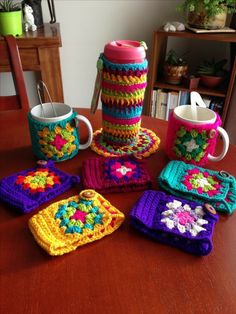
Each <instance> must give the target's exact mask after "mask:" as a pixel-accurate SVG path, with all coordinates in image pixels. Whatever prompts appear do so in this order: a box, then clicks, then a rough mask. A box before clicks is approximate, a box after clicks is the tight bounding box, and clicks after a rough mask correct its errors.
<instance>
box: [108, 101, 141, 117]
mask: <svg viewBox="0 0 236 314" xmlns="http://www.w3.org/2000/svg"><path fill="white" fill-rule="evenodd" d="M142 109H143V107H142V106H134V107H133V108H131V109H130V108H128V107H126V108H125V109H122V110H120V109H119V108H116V107H115V106H114V107H112V108H110V107H108V106H106V105H105V104H102V112H103V113H104V114H106V115H109V116H111V117H114V118H123V119H132V118H136V117H139V116H140V115H141V113H142Z"/></svg>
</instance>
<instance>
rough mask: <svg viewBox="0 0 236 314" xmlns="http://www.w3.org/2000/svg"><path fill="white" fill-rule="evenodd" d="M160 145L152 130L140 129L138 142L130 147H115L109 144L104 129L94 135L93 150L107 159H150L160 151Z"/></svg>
mask: <svg viewBox="0 0 236 314" xmlns="http://www.w3.org/2000/svg"><path fill="white" fill-rule="evenodd" d="M159 144H160V139H159V137H158V136H157V135H156V134H155V133H154V132H153V131H151V130H149V129H145V128H140V130H139V134H138V138H137V140H136V142H134V143H132V144H130V145H125V146H122V145H118V146H116V145H114V144H111V143H110V142H109V143H108V142H107V141H106V140H105V139H104V137H103V132H102V129H100V130H97V131H95V132H94V134H93V142H92V144H91V146H90V147H91V149H92V150H94V151H95V152H96V153H97V154H99V155H102V156H105V157H120V156H125V155H135V156H137V157H138V158H143V157H148V156H150V155H151V154H153V153H155V152H156V151H157V150H158V147H159Z"/></svg>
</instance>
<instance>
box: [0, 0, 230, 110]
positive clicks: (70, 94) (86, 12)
mask: <svg viewBox="0 0 236 314" xmlns="http://www.w3.org/2000/svg"><path fill="white" fill-rule="evenodd" d="M54 2H55V10H56V17H57V22H59V23H60V28H61V37H62V48H61V49H60V55H61V68H62V77H63V86H64V98H65V102H66V103H67V104H70V105H71V106H72V107H77V106H78V107H89V106H90V101H91V97H92V94H93V86H94V81H95V77H96V61H97V58H98V56H99V54H100V52H102V51H103V47H104V45H105V44H106V43H107V42H109V41H111V40H117V39H132V40H138V41H140V40H144V41H145V42H146V43H147V45H148V47H150V48H151V42H152V34H153V31H154V30H156V29H158V28H159V27H160V26H161V25H163V24H164V23H165V22H166V21H174V20H181V19H182V17H181V16H180V14H179V13H177V11H176V6H177V4H178V3H180V2H181V1H180V0H103V1H100V0H91V1H90V0H84V1H83V0H54ZM42 8H43V18H44V22H45V23H47V22H49V21H50V16H49V10H48V6H47V1H46V0H43V1H42ZM172 45H174V46H178V50H180V51H183V52H186V51H189V56H190V57H191V59H192V58H193V53H194V55H195V58H198V57H199V56H200V55H202V54H203V52H204V51H205V52H208V54H209V55H210V57H211V56H212V55H213V51H214V55H215V54H216V53H218V55H219V57H220V58H223V57H224V55H225V47H224V48H222V49H220V48H219V45H217V44H216V45H215V48H214V49H209V48H206V49H204V48H205V46H206V45H205V43H204V45H202V44H199V43H195V44H194V45H192V44H190V45H188V42H186V43H185V44H184V45H183V44H182V43H181V44H180V42H175V41H173V44H172ZM149 53H150V50H149V51H148V58H149ZM190 61H191V60H190ZM25 78H26V83H27V90H28V94H29V99H30V103H31V106H34V105H36V104H37V103H38V98H37V94H36V82H37V80H36V77H35V75H34V74H32V73H29V72H28V73H25ZM12 89H13V83H12V79H11V78H10V75H9V74H6V75H0V94H1V95H3V94H4V95H7V94H10V92H11V90H12Z"/></svg>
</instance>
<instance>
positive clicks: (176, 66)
mask: <svg viewBox="0 0 236 314" xmlns="http://www.w3.org/2000/svg"><path fill="white" fill-rule="evenodd" d="M187 71H188V65H187V62H186V60H185V59H183V58H182V57H180V56H178V54H177V53H176V51H175V50H173V49H171V50H170V51H169V52H168V53H167V56H166V61H165V64H164V78H165V81H166V83H169V84H180V83H181V81H182V78H183V76H185V75H186V74H187Z"/></svg>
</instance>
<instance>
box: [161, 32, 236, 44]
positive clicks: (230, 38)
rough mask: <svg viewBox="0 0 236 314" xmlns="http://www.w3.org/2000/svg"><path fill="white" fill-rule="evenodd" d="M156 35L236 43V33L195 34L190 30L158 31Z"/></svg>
mask: <svg viewBox="0 0 236 314" xmlns="http://www.w3.org/2000/svg"><path fill="white" fill-rule="evenodd" d="M156 33H157V34H158V35H160V36H165V37H179V38H181V37H182V38H192V39H200V40H210V41H221V42H227V43H229V42H231V43H236V33H194V32H191V31H189V30H185V31H183V32H165V31H164V30H158V31H156Z"/></svg>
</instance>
